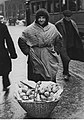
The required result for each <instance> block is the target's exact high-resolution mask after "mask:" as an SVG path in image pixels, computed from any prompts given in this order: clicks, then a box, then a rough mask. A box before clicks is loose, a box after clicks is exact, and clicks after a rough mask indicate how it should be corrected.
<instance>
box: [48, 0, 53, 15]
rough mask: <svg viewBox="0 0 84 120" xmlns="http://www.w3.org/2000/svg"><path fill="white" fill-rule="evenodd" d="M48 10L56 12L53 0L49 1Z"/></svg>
mask: <svg viewBox="0 0 84 120" xmlns="http://www.w3.org/2000/svg"><path fill="white" fill-rule="evenodd" d="M47 9H48V12H49V13H52V12H54V2H53V1H48V8H47Z"/></svg>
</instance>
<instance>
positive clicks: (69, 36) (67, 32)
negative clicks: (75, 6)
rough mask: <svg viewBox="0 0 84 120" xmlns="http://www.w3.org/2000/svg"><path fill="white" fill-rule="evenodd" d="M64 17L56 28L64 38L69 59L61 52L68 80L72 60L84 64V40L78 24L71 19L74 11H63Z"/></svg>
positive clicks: (65, 75)
mask: <svg viewBox="0 0 84 120" xmlns="http://www.w3.org/2000/svg"><path fill="white" fill-rule="evenodd" d="M63 15H64V17H63V18H62V19H61V20H59V21H58V22H56V23H55V26H56V28H57V29H58V31H59V32H60V33H61V35H62V37H63V44H64V47H65V49H66V53H67V56H68V59H66V58H65V57H64V53H63V52H62V51H61V53H60V56H61V59H62V63H63V75H64V79H66V80H68V78H69V77H70V73H69V63H70V60H79V61H82V62H84V50H83V44H82V40H81V38H80V35H79V31H78V27H77V25H76V23H75V22H74V21H73V20H72V19H71V16H72V11H70V10H65V11H63Z"/></svg>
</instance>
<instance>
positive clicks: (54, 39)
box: [18, 9, 62, 82]
mask: <svg viewBox="0 0 84 120" xmlns="http://www.w3.org/2000/svg"><path fill="white" fill-rule="evenodd" d="M18 44H19V47H20V49H21V51H22V52H23V53H24V54H25V55H28V56H29V57H28V79H29V80H33V81H35V82H38V81H44V80H51V81H54V82H56V74H57V71H58V62H59V61H58V55H57V52H56V51H55V48H56V46H57V45H58V46H59V48H60V49H61V48H62V36H61V35H60V33H59V32H58V30H57V29H56V27H55V26H54V25H53V24H51V23H50V22H49V13H48V12H47V11H46V10H45V9H39V10H38V11H37V12H36V19H35V21H34V22H33V23H32V24H31V25H29V26H28V27H27V28H26V30H24V31H23V32H22V35H21V36H20V37H19V39H18Z"/></svg>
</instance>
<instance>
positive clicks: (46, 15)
mask: <svg viewBox="0 0 84 120" xmlns="http://www.w3.org/2000/svg"><path fill="white" fill-rule="evenodd" d="M40 16H44V17H45V18H46V22H45V23H44V24H43V26H42V27H45V26H46V25H48V21H49V13H48V11H47V10H46V9H44V8H41V9H39V10H38V11H37V12H36V21H35V22H36V23H37V24H39V22H38V18H39V17H40Z"/></svg>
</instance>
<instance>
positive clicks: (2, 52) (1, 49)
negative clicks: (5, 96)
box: [0, 22, 17, 91]
mask: <svg viewBox="0 0 84 120" xmlns="http://www.w3.org/2000/svg"><path fill="white" fill-rule="evenodd" d="M16 58H17V54H16V50H15V47H14V43H13V41H12V38H11V36H10V33H9V31H8V28H7V26H6V25H5V24H3V23H1V22H0V76H2V80H3V81H2V83H3V90H4V91H5V90H7V88H8V87H9V86H10V80H9V74H10V72H11V71H12V61H11V59H16Z"/></svg>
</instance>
